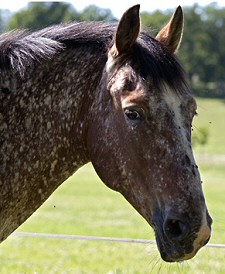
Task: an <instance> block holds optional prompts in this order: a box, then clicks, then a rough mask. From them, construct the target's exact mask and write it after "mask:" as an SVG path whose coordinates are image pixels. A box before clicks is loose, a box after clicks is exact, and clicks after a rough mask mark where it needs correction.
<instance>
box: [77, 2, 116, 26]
mask: <svg viewBox="0 0 225 274" xmlns="http://www.w3.org/2000/svg"><path fill="white" fill-rule="evenodd" d="M80 20H81V21H111V22H112V21H116V18H115V17H114V16H113V14H112V12H111V10H110V9H102V8H99V7H97V6H95V5H90V6H88V7H86V8H85V9H84V10H83V11H82V12H81V15H80Z"/></svg>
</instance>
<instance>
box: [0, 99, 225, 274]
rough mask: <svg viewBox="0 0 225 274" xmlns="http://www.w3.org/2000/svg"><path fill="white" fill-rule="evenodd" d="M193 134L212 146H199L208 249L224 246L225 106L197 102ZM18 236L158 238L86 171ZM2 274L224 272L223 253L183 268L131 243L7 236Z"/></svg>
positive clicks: (206, 254)
mask: <svg viewBox="0 0 225 274" xmlns="http://www.w3.org/2000/svg"><path fill="white" fill-rule="evenodd" d="M198 113H199V115H198V117H196V118H195V121H194V123H193V125H194V130H195V131H197V130H198V128H199V127H201V126H208V127H209V141H208V144H207V145H206V146H205V147H196V148H195V151H196V158H197V160H198V166H199V168H200V171H201V174H202V177H203V181H204V184H203V187H204V191H205V196H206V199H207V204H208V207H209V211H210V213H211V215H212V217H213V219H214V224H213V236H212V239H211V241H210V243H225V220H224V216H225V207H224V203H225V198H224V197H225V182H224V178H225V168H224V167H225V161H224V158H223V156H224V155H225V142H224V141H225V138H224V137H225V122H224V118H223V117H225V105H224V102H223V101H219V100H208V99H198ZM18 231H30V232H41V233H59V234H74V235H94V236H105V237H125V238H139V239H154V234H153V232H152V229H151V228H150V227H149V226H148V224H147V223H146V222H145V221H144V220H143V218H142V217H140V216H139V214H138V213H137V212H136V211H135V210H134V209H133V208H132V207H131V206H130V205H129V204H128V203H127V202H126V201H125V200H124V198H123V197H122V196H121V195H120V194H118V193H116V192H113V191H111V190H110V189H108V188H107V187H106V186H105V185H104V184H103V183H102V182H101V181H100V180H99V178H98V177H97V175H96V174H95V172H94V171H93V169H92V166H91V165H90V164H89V165H87V166H85V167H83V168H82V169H81V170H79V171H78V172H77V173H76V174H75V175H74V176H73V177H71V178H70V179H69V180H67V182H65V183H64V184H63V185H62V186H61V187H60V188H59V189H58V190H57V191H56V192H55V193H54V194H53V195H52V196H51V197H50V198H49V199H48V201H47V202H46V203H45V204H44V205H43V206H42V207H41V208H40V209H39V210H38V211H37V212H36V213H35V214H34V215H33V216H32V217H31V218H29V220H28V221H27V222H26V223H25V224H23V225H22V226H21V227H20V228H19V229H18ZM0 273H7V274H8V273H9V274H10V273H27V274H29V273H76V274H78V273H79V274H84V273H85V274H86V273H88V274H89V273H91V274H92V273H94V274H95V273H107V274H139V273H140V274H145V273H169V274H170V273H195V274H198V273H207V274H208V273H221V274H222V273H225V250H224V249H213V248H203V249H202V250H201V251H199V253H198V255H197V256H196V257H195V258H194V259H192V260H190V261H187V262H184V263H182V264H166V263H164V262H162V261H161V259H160V257H159V254H158V251H157V248H156V246H154V245H147V244H128V243H112V242H96V241H78V240H77V241H75V240H65V239H46V238H31V237H29V238H25V237H15V236H10V237H9V238H8V239H7V240H6V241H5V242H3V243H2V244H1V246H0Z"/></svg>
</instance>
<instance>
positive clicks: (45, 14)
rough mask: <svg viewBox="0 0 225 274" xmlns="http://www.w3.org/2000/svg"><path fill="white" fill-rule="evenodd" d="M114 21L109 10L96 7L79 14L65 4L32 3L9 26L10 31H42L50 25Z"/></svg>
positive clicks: (14, 16)
mask: <svg viewBox="0 0 225 274" xmlns="http://www.w3.org/2000/svg"><path fill="white" fill-rule="evenodd" d="M74 20H75V21H102V20H106V21H114V20H115V18H114V17H113V15H112V13H111V11H110V10H109V9H101V8H98V7H97V6H95V5H90V6H88V7H86V8H85V9H84V10H83V11H82V12H80V13H79V12H77V11H76V10H75V9H74V7H73V6H72V5H71V4H68V3H64V2H30V3H29V4H28V8H27V9H23V10H21V11H18V12H17V13H16V14H14V15H13V16H12V17H11V18H10V20H9V22H8V25H7V28H8V29H16V28H27V29H33V30H34V29H40V28H43V27H46V26H49V25H53V24H59V23H63V22H71V21H74Z"/></svg>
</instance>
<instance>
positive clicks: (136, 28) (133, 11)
mask: <svg viewBox="0 0 225 274" xmlns="http://www.w3.org/2000/svg"><path fill="white" fill-rule="evenodd" d="M139 10H140V5H135V6H133V7H131V8H130V9H128V10H127V11H126V12H125V13H124V14H123V16H122V18H121V19H120V22H119V25H118V27H117V31H116V35H115V42H114V54H113V55H114V56H116V55H120V54H122V53H124V52H127V51H129V49H130V48H132V46H133V45H134V43H135V42H136V40H137V37H138V35H139V32H140V17H139Z"/></svg>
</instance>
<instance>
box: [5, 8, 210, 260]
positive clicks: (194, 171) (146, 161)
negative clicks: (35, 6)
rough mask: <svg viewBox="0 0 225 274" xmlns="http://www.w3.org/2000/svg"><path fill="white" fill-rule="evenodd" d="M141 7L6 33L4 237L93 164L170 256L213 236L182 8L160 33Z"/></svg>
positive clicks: (183, 256)
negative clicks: (113, 18)
mask: <svg viewBox="0 0 225 274" xmlns="http://www.w3.org/2000/svg"><path fill="white" fill-rule="evenodd" d="M139 10H140V5H135V6H133V7H131V8H129V9H128V10H127V11H126V12H125V13H124V14H123V16H122V17H121V19H120V21H119V23H118V24H117V23H106V22H95V23H94V22H89V23H88V22H72V23H68V24H60V25H55V26H50V27H47V28H44V29H41V30H37V31H33V32H31V31H28V30H14V31H11V32H8V33H5V34H2V35H1V36H0V86H1V91H0V148H1V150H0V163H1V166H0V220H1V225H0V240H1V242H2V241H3V240H5V239H6V238H7V237H8V236H9V235H10V234H11V233H12V232H13V231H14V230H15V229H16V228H17V227H18V226H20V225H21V224H22V223H23V222H24V221H25V220H26V219H27V218H29V217H30V216H31V215H32V213H33V212H34V211H35V210H37V209H38V208H39V207H40V206H41V205H42V204H43V202H44V201H45V200H46V199H47V198H48V197H49V196H50V195H51V194H52V193H53V192H54V190H55V189H57V187H58V186H59V185H61V184H62V183H63V182H64V181H65V180H66V179H67V178H68V177H70V176H71V175H72V174H74V172H75V171H76V170H77V169H79V168H80V167H81V166H83V165H84V164H86V163H88V162H92V164H93V166H94V168H95V170H96V172H97V174H98V176H99V177H100V178H101V180H102V181H103V182H104V183H105V184H106V185H107V186H108V187H109V188H111V189H113V190H115V191H118V192H120V193H121V194H122V195H123V196H124V197H125V199H126V200H127V201H128V202H129V203H130V204H131V205H132V206H133V207H134V208H135V209H136V210H137V211H138V212H139V213H140V215H141V216H142V217H143V218H144V219H145V220H146V221H147V223H148V224H149V225H150V226H151V227H152V228H153V229H154V232H155V237H156V242H157V246H158V250H159V252H160V255H161V257H162V259H163V260H164V261H166V262H178V261H183V260H188V259H191V258H192V257H194V256H195V254H196V253H197V251H198V250H199V249H200V248H201V247H202V246H204V245H205V244H206V243H207V242H208V241H209V238H210V235H211V224H212V219H211V217H210V215H209V213H208V209H207V206H206V202H205V198H204V195H203V190H202V185H201V177H200V174H199V171H198V167H197V165H196V162H195V159H194V156H193V152H192V143H191V127H192V125H191V124H192V119H193V117H194V115H195V114H196V101H195V99H194V98H193V96H192V94H191V91H190V88H189V85H188V80H187V77H186V73H185V72H184V69H183V68H182V66H181V64H180V62H179V61H178V59H177V57H176V51H177V50H178V48H179V45H180V42H181V39H182V33H183V12H182V8H181V7H180V6H179V7H178V8H177V9H176V11H175V12H174V14H173V16H172V17H171V19H170V21H169V22H168V24H167V25H165V26H164V27H163V28H162V29H161V30H160V31H159V33H158V34H157V36H156V37H152V36H150V35H149V34H148V33H147V32H145V31H141V28H140V11H139Z"/></svg>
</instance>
